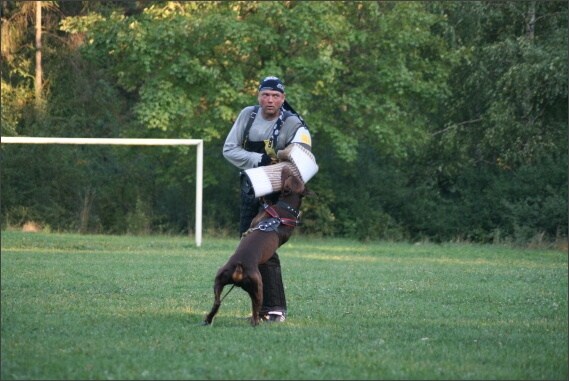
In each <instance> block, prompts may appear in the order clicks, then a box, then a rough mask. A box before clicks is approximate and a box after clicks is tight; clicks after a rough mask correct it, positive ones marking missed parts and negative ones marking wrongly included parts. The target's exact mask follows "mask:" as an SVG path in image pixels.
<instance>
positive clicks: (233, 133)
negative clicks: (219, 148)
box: [223, 106, 263, 169]
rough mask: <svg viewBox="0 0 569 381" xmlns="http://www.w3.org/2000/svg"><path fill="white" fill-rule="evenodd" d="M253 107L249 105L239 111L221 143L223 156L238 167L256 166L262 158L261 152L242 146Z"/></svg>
mask: <svg viewBox="0 0 569 381" xmlns="http://www.w3.org/2000/svg"><path fill="white" fill-rule="evenodd" d="M253 108H254V106H249V107H246V108H244V109H243V110H242V111H241V113H240V114H239V116H238V117H237V119H236V120H235V123H234V124H233V127H231V130H230V131H229V134H227V138H226V139H225V144H224V145H223V157H225V159H227V161H229V162H230V163H231V164H233V165H234V166H236V167H237V168H239V169H249V168H256V167H257V166H258V164H259V162H261V160H262V158H263V154H260V153H256V152H249V151H247V150H246V149H244V148H243V146H242V145H243V140H242V139H243V132H244V131H245V127H246V126H247V121H248V120H249V117H250V116H251V112H253Z"/></svg>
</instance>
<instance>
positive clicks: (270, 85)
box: [259, 76, 285, 94]
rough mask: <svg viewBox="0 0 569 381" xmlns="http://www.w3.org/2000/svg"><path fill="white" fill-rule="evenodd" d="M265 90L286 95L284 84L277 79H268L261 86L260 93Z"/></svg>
mask: <svg viewBox="0 0 569 381" xmlns="http://www.w3.org/2000/svg"><path fill="white" fill-rule="evenodd" d="M263 90H271V91H278V92H281V93H283V94H284V92H285V88H284V85H283V83H282V82H281V80H280V79H278V78H277V77H272V76H271V77H266V78H265V79H263V80H262V81H261V83H260V84H259V92H261V91H263Z"/></svg>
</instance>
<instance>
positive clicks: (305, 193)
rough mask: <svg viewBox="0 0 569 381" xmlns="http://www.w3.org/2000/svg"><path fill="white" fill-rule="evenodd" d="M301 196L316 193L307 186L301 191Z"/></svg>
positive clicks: (314, 194)
mask: <svg viewBox="0 0 569 381" xmlns="http://www.w3.org/2000/svg"><path fill="white" fill-rule="evenodd" d="M302 195H303V196H317V195H316V193H314V192H313V191H311V190H310V189H308V188H306V187H305V188H304V192H302Z"/></svg>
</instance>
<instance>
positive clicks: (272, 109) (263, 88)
mask: <svg viewBox="0 0 569 381" xmlns="http://www.w3.org/2000/svg"><path fill="white" fill-rule="evenodd" d="M257 99H258V101H259V105H260V106H261V110H262V111H263V112H262V113H263V117H264V118H265V119H273V118H275V117H277V116H278V114H279V113H280V108H281V106H282V105H283V103H284V101H285V99H286V94H285V88H284V85H283V83H282V82H281V80H280V79H278V78H277V77H266V78H264V79H263V80H262V81H261V83H260V84H259V95H258V96H257Z"/></svg>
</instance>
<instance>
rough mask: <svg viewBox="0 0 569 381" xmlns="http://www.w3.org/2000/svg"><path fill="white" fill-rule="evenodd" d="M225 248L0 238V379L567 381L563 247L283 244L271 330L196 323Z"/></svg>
mask: <svg viewBox="0 0 569 381" xmlns="http://www.w3.org/2000/svg"><path fill="white" fill-rule="evenodd" d="M267 234H271V233H267ZM237 243H238V240H237V238H215V237H207V236H206V237H204V239H203V242H202V245H201V246H200V247H197V246H196V244H195V241H194V240H193V238H190V237H167V236H153V237H133V236H95V235H89V236H87V235H71V234H44V233H23V232H19V231H3V232H2V244H1V248H2V255H1V271H2V273H1V276H2V279H1V280H2V282H1V286H2V289H1V300H2V311H1V312H2V326H1V329H2V331H1V333H2V348H1V350H2V352H1V357H2V358H1V361H2V364H1V378H2V379H3V380H8V379H22V380H24V379H25V380H29V379H154V380H158V379H164V380H165V379H203V380H206V379H209V380H224V379H243V380H253V379H288V380H301V379H327V380H332V379H334V380H340V379H346V380H347V379H375V380H380V379H400V380H409V379H448V380H459V379H476V380H482V379H487V380H490V379H492V380H494V379H503V380H525V379H527V380H567V378H568V373H567V362H568V357H567V350H568V331H567V328H568V317H567V286H568V285H567V280H568V272H567V270H568V263H567V252H566V251H556V250H529V249H512V248H506V247H501V246H490V245H488V246H481V245H470V244H441V245H437V244H429V243H423V244H418V245H413V244H406V243H386V242H371V243H364V242H358V241H356V240H347V239H314V238H309V237H305V236H302V234H297V235H295V236H293V237H292V238H291V240H290V241H289V243H287V244H286V245H284V246H283V247H281V248H280V249H279V255H280V257H281V263H282V267H283V278H284V282H285V287H286V293H287V302H288V308H289V312H288V315H287V320H286V322H285V323H283V324H278V323H276V324H270V323H264V324H262V325H260V326H258V327H251V326H249V325H248V323H247V322H246V321H244V320H241V319H238V318H243V317H247V316H249V314H250V301H249V298H248V296H247V294H246V293H245V292H243V291H242V290H241V289H239V288H235V289H234V290H233V291H232V292H231V293H230V294H229V295H228V296H227V298H226V299H225V300H224V301H223V303H222V306H221V309H220V311H219V313H218V315H217V317H216V319H215V321H214V324H213V325H212V326H209V327H203V326H200V322H201V321H202V320H203V317H204V315H205V314H206V313H207V312H208V311H209V309H210V308H211V305H212V303H213V290H212V286H213V279H214V276H215V273H216V271H217V269H218V268H219V266H221V265H222V264H223V263H225V261H226V260H227V258H228V257H229V256H230V255H231V254H232V252H233V250H234V249H235V247H236V246H237ZM227 290H229V287H227V288H226V289H225V292H227ZM225 292H224V294H225Z"/></svg>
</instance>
